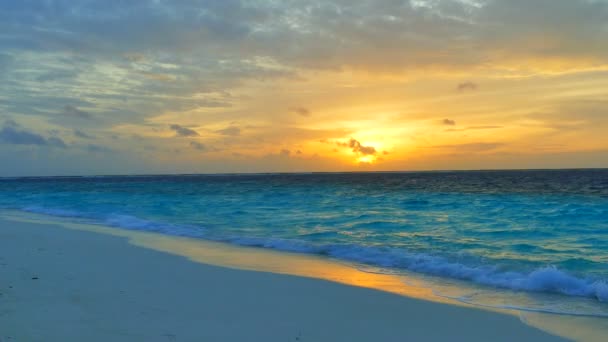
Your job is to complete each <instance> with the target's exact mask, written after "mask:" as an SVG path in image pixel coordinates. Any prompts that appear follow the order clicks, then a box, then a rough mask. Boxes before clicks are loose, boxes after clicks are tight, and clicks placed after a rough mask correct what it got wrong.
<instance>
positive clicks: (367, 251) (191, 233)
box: [21, 206, 608, 302]
mask: <svg viewBox="0 0 608 342" xmlns="http://www.w3.org/2000/svg"><path fill="white" fill-rule="evenodd" d="M21 210H23V211H27V212H34V213H39V214H45V215H51V216H57V217H72V218H80V219H87V220H88V221H89V223H94V224H100V225H108V226H112V227H119V228H125V229H132V230H141V231H151V232H157V233H162V234H167V235H177V236H187V237H194V238H202V239H207V240H213V241H222V242H227V243H231V244H236V245H241V246H250V247H261V248H269V249H275V250H280V251H288V252H296V253H307V254H318V255H324V256H328V257H332V258H336V259H339V260H344V261H349V262H355V263H361V264H366V265H372V266H377V267H381V268H388V269H397V270H399V269H401V270H407V271H411V272H417V273H422V274H426V275H432V276H438V277H445V278H452V279H458V280H465V281H470V282H473V283H475V284H478V285H484V286H491V287H494V288H502V289H510V290H515V291H527V292H543V293H556V294H562V295H567V296H579V297H587V298H593V299H595V300H598V301H600V302H608V281H607V280H606V279H597V278H594V277H585V276H576V275H573V274H570V273H568V272H565V271H563V270H560V269H558V268H557V267H555V266H551V265H548V266H545V267H541V268H537V269H534V270H530V271H524V270H519V271H505V270H503V269H502V268H501V267H500V265H486V264H480V265H469V264H463V263H459V262H455V261H451V260H449V259H447V258H446V257H443V256H438V255H430V254H424V253H414V252H409V251H407V250H404V249H401V248H386V247H374V246H361V245H352V244H323V243H320V242H308V241H303V240H297V239H279V238H272V237H255V236H221V235H211V234H207V231H206V230H205V229H204V228H202V227H199V226H189V225H176V224H171V223H166V222H156V221H152V220H146V219H142V218H139V217H136V216H132V215H124V214H117V213H111V214H104V215H94V214H91V213H82V212H76V211H71V210H63V209H53V208H43V207H34V206H30V207H25V208H22V209H21Z"/></svg>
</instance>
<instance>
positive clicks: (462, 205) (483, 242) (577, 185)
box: [0, 170, 608, 317]
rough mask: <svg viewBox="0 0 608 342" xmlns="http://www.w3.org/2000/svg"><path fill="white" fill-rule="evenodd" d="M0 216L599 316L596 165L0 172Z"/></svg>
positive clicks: (601, 182) (607, 263)
mask: <svg viewBox="0 0 608 342" xmlns="http://www.w3.org/2000/svg"><path fill="white" fill-rule="evenodd" d="M0 210H3V211H15V210H18V211H22V212H33V213H38V214H44V215H49V216H55V217H61V218H62V219H69V220H75V221H79V222H86V223H92V224H99V225H105V226H112V227H118V228H123V229H134V230H142V231H151V232H157V233H161V234H168V235H177V236H185V237H191V238H195V239H206V240H212V241H219V242H225V243H230V244H236V245H243V246H253V247H259V248H269V249H275V250H280V251H287V252H295V253H310V254H316V255H321V256H324V257H327V258H331V259H334V260H340V261H342V262H344V263H347V264H348V265H352V267H356V268H358V269H360V270H362V271H365V272H376V273H387V274H396V275H403V276H404V279H407V278H408V277H409V278H411V277H417V278H418V279H421V281H423V282H424V283H425V284H427V285H426V286H429V287H431V288H432V289H433V290H434V291H435V292H436V294H437V295H438V296H443V297H446V298H450V299H453V300H458V301H460V302H463V303H468V304H472V305H481V306H494V307H501V308H516V309H520V310H530V311H539V312H549V313H558V314H567V315H583V316H598V317H608V170H551V171H548V170H531V171H459V172H410V173H310V174H240V175H154V176H97V177H41V178H3V179H0Z"/></svg>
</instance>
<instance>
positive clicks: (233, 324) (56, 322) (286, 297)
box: [0, 220, 562, 342]
mask: <svg viewBox="0 0 608 342" xmlns="http://www.w3.org/2000/svg"><path fill="white" fill-rule="evenodd" d="M255 257H256V255H255V253H252V254H251V258H255ZM560 340H562V339H560V338H557V337H554V336H551V335H549V334H547V333H544V332H541V331H540V330H537V329H535V328H533V327H530V326H527V325H525V324H523V323H521V322H520V321H519V319H518V318H517V317H515V316H512V315H503V314H499V313H494V312H489V311H483V310H477V309H471V308H465V307H459V306H453V305H446V304H441V303H433V302H428V301H423V300H418V299H412V298H407V297H404V296H399V295H396V294H391V293H387V292H382V291H377V290H372V289H367V288H361V287H354V286H347V285H343V284H338V283H334V282H330V281H325V280H319V279H311V278H304V277H296V276H289V275H284V274H274V273H267V272H256V271H246V270H235V269H230V268H224V267H217V266H210V265H205V264H201V263H196V262H193V261H190V260H188V259H186V258H183V257H180V256H175V255H171V254H168V253H163V252H159V251H155V250H151V249H147V248H142V247H137V246H133V245H132V244H129V243H128V240H127V239H125V238H123V237H119V236H110V235H104V234H99V233H94V232H87V231H78V230H70V229H65V228H62V227H60V226H57V225H46V224H36V223H24V222H16V221H7V220H0V341H2V342H7V341H560Z"/></svg>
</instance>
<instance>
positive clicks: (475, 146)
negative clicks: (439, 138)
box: [431, 142, 504, 153]
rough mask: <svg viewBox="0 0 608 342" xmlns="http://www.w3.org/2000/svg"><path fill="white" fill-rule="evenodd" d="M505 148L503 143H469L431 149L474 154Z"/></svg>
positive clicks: (438, 146)
mask: <svg viewBox="0 0 608 342" xmlns="http://www.w3.org/2000/svg"><path fill="white" fill-rule="evenodd" d="M502 146H504V144H503V143H495V142H492V143H483V142H482V143H468V144H454V145H437V146H431V148H437V149H448V150H455V151H457V152H464V153H472V152H485V151H491V150H495V149H497V148H499V147H502Z"/></svg>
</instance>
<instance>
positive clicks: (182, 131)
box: [169, 124, 199, 137]
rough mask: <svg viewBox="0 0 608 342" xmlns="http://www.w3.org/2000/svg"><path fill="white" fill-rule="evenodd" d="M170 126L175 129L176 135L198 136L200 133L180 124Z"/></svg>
mask: <svg viewBox="0 0 608 342" xmlns="http://www.w3.org/2000/svg"><path fill="white" fill-rule="evenodd" d="M169 128H170V129H171V130H173V131H175V136H176V137H198V136H199V134H198V132H196V131H195V130H193V129H190V128H187V127H183V126H180V125H176V124H174V125H171V126H169Z"/></svg>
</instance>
